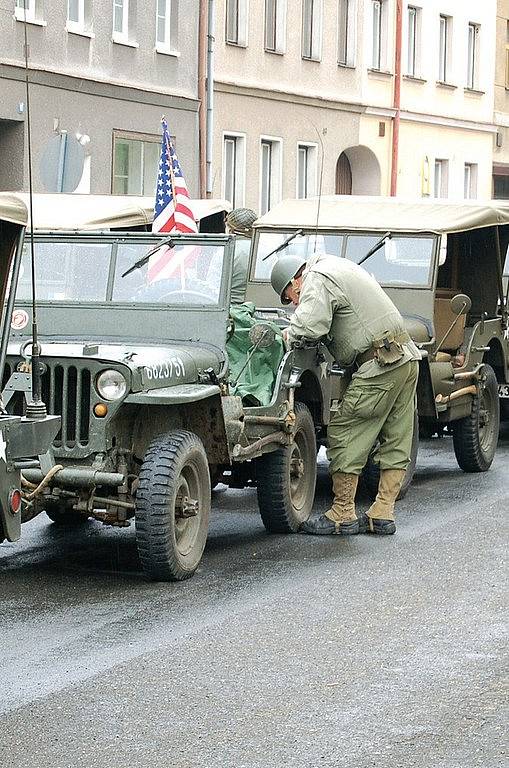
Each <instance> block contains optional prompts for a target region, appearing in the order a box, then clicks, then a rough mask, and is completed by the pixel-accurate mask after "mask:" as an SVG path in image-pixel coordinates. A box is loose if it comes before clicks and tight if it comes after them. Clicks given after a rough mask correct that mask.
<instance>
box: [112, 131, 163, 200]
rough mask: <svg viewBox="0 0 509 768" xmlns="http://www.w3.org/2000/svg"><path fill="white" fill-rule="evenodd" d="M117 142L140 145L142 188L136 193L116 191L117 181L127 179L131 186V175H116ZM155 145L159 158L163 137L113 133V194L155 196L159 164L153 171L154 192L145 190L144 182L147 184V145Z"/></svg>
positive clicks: (125, 132)
mask: <svg viewBox="0 0 509 768" xmlns="http://www.w3.org/2000/svg"><path fill="white" fill-rule="evenodd" d="M171 139H172V142H173V141H174V137H173V136H172V137H171ZM117 141H119V142H121V141H132V142H137V143H139V144H140V145H141V146H140V158H139V160H140V165H139V173H138V176H139V181H140V188H139V189H138V190H135V191H129V189H128V191H127V192H125V193H123V192H119V191H118V190H116V189H115V179H126V181H127V185H128V186H129V178H130V176H129V173H127V176H123V175H121V174H119V173H115V171H116V167H115V149H116V143H117ZM147 144H150V145H155V146H157V148H158V152H157V154H158V156H160V147H161V137H160V136H157V135H155V134H144V133H135V132H131V131H113V148H112V167H111V190H112V194H126V195H132V194H135V195H153V194H155V189H156V180H157V163H156V165H155V166H154V168H153V169H152V170H153V179H154V190H148V189H144V182H145V172H146V163H145V154H146V145H147Z"/></svg>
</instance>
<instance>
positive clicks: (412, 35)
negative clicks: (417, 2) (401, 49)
mask: <svg viewBox="0 0 509 768" xmlns="http://www.w3.org/2000/svg"><path fill="white" fill-rule="evenodd" d="M407 22H408V24H407V26H408V39H407V66H406V72H407V75H410V77H418V76H419V74H420V71H419V62H420V53H421V51H420V48H421V45H420V37H421V9H420V8H415V7H414V6H410V5H409V6H408V18H407Z"/></svg>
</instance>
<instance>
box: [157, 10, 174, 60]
mask: <svg viewBox="0 0 509 768" xmlns="http://www.w3.org/2000/svg"><path fill="white" fill-rule="evenodd" d="M177 32H178V3H177V2H176V0H157V5H156V51H158V53H175V52H176V51H177V48H178V46H177Z"/></svg>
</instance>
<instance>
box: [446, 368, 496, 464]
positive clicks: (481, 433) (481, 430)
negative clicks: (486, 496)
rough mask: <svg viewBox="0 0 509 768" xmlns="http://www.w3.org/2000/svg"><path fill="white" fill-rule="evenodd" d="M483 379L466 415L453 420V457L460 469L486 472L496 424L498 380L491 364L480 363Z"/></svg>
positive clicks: (491, 457) (493, 442)
mask: <svg viewBox="0 0 509 768" xmlns="http://www.w3.org/2000/svg"><path fill="white" fill-rule="evenodd" d="M482 370H483V381H481V383H480V386H479V389H478V394H477V395H475V396H474V397H473V399H472V411H471V413H470V415H469V416H466V417H465V418H464V419H459V420H458V421H455V422H453V433H452V439H453V444H454V453H455V454H456V459H457V462H458V464H459V466H460V467H461V469H462V470H463V471H464V472H486V470H488V469H489V468H490V467H491V462H492V461H493V458H494V456H495V451H496V449H497V442H498V431H499V427H500V402H499V399H498V383H497V377H496V375H495V371H494V370H493V368H492V367H491V365H484V366H483V369H482Z"/></svg>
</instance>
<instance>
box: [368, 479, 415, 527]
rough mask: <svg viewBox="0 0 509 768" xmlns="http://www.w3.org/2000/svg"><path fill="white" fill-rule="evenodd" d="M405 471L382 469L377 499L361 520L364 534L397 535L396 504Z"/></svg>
mask: <svg viewBox="0 0 509 768" xmlns="http://www.w3.org/2000/svg"><path fill="white" fill-rule="evenodd" d="M405 472H406V470H404V469H382V470H380V480H379V483H378V493H377V495H376V499H375V501H374V502H373V504H372V505H371V506H370V508H369V509H368V511H367V514H365V515H363V516H362V519H361V520H360V529H361V532H362V533H378V534H382V535H390V534H392V533H396V523H395V522H394V503H395V501H396V499H397V498H398V494H399V492H400V490H401V485H402V483H403V480H404V477H405Z"/></svg>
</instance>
